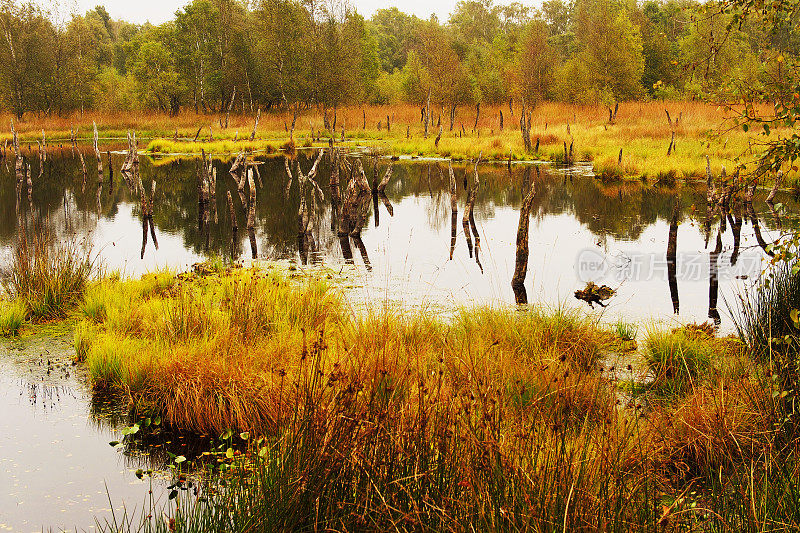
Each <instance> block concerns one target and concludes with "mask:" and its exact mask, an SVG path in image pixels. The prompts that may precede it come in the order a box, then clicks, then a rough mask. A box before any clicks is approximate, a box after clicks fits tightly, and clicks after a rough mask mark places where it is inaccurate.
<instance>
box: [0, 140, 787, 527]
mask: <svg viewBox="0 0 800 533" xmlns="http://www.w3.org/2000/svg"><path fill="white" fill-rule="evenodd" d="M309 155H311V154H309ZM85 157H86V164H87V168H88V169H89V171H88V178H87V179H86V180H85V182H84V178H83V172H82V170H81V164H80V161H79V159H78V158H76V157H74V156H73V154H72V153H71V151H70V150H68V149H65V150H64V151H63V153H62V154H59V153H58V152H56V153H54V154H51V156H50V158H49V160H48V161H47V163H46V164H45V168H44V172H43V174H42V177H41V178H39V168H38V167H39V163H38V158H37V157H36V155H35V153H33V154H30V161H31V166H32V175H33V188H32V192H31V198H30V202H29V200H28V197H27V191H25V192H24V194H23V196H22V198H21V202H20V203H19V204H18V203H17V202H16V192H15V176H14V168H13V161H8V160H6V161H0V251H1V252H2V255H3V256H4V260H5V258H7V256H8V255H9V253H10V247H11V246H12V245H13V243H14V242H15V240H16V238H17V234H18V231H20V230H23V231H31V228H34V227H47V228H49V231H51V232H53V233H54V234H56V235H58V236H59V238H63V239H69V238H78V239H81V240H85V241H86V242H88V243H91V245H92V248H93V250H94V252H95V253H97V254H98V257H99V259H100V261H101V262H102V263H103V264H104V266H105V268H106V269H107V270H109V271H113V270H120V271H121V272H122V273H123V274H125V275H131V276H135V275H139V274H141V273H143V272H147V271H150V270H154V269H159V268H171V269H176V270H184V269H187V268H189V267H190V266H191V265H192V264H193V263H196V262H198V261H202V260H203V259H205V258H209V257H213V256H223V257H229V258H234V259H237V260H238V259H240V260H247V259H249V258H251V257H252V248H251V239H250V238H249V236H248V234H247V232H246V231H245V230H244V228H245V226H246V215H245V212H244V210H243V209H242V207H241V202H240V200H239V195H238V192H237V190H236V188H235V186H234V181H233V179H232V178H231V177H230V175H229V173H228V170H229V168H230V162H222V161H218V160H215V161H214V163H213V164H214V168H215V169H216V170H217V190H216V204H215V205H211V206H210V209H207V210H206V209H202V208H201V206H200V204H199V201H198V200H199V199H198V188H197V178H196V176H197V171H198V162H197V161H196V160H193V159H184V160H182V161H181V160H172V161H166V160H150V159H149V158H147V157H144V156H143V157H142V159H141V175H142V180H143V182H144V185H145V188H146V190H148V191H149V190H150V187H151V182H152V181H153V180H155V181H156V183H157V186H156V194H155V198H154V202H153V203H154V207H153V230H154V233H155V236H156V238H157V242H158V248H157V249H156V247H155V245H154V242H153V238H152V233H151V232H150V231H149V228H148V229H147V230H146V231H145V232H144V235H145V236H146V239H147V240H146V242H145V243H144V248H143V226H142V218H141V211H142V210H141V208H140V202H139V196H138V195H137V194H133V193H132V192H131V191H129V190H128V188H127V186H126V185H125V183H124V182H123V181H122V180H121V177H120V175H119V168H120V165H121V163H122V159H123V155H122V154H115V155H113V163H114V164H113V166H114V177H113V179H112V180H111V181H109V177H108V164H107V161H105V160H104V167H105V176H104V180H103V183H102V184H101V185H98V183H97V172H96V166H95V160H94V155H93V153H87V155H86V156H85ZM298 157H299V160H300V164H301V167H302V168H303V170H304V171H306V172H307V171H308V169H309V168H310V166H311V161H309V159H308V157H307V156H306V155H304V154H302V153H301V154H300V155H299V156H298ZM104 159H105V158H104ZM260 163H261V164H260V165H259V167H258V168H259V174H260V182H261V183H260V185H259V186H258V187H257V202H256V204H257V208H256V223H255V232H254V237H255V238H254V243H255V246H256V255H257V257H258V258H260V259H269V260H282V261H285V262H289V263H291V264H293V265H295V266H296V267H297V268H301V269H303V268H311V265H312V264H314V263H317V264H319V265H321V266H322V267H327V268H331V269H334V270H336V271H342V272H344V273H346V274H347V275H348V276H349V277H350V278H351V279H352V284H351V285H352V288H351V289H349V294H350V297H351V298H352V300H353V301H354V303H355V304H357V305H362V304H366V305H389V306H393V307H400V306H405V307H417V308H422V309H431V310H436V311H447V310H452V309H453V308H454V306H457V305H472V304H493V305H513V304H514V303H515V293H514V291H513V290H512V288H511V278H512V276H513V273H514V266H515V260H516V255H517V254H516V252H517V246H516V243H517V237H518V235H517V234H518V227H519V222H520V205H521V203H522V199H523V196H524V192H525V191H527V190H528V187H530V186H531V185H532V186H534V187H535V190H536V193H535V196H534V199H533V204H532V208H531V211H530V229H529V246H530V254H529V263H528V268H527V276H526V278H525V284H524V286H525V292H526V295H527V299H528V301H529V302H530V304H531V305H548V306H555V305H564V306H568V307H580V308H582V309H585V310H586V312H587V313H592V314H594V315H595V316H597V317H600V318H602V319H603V320H605V321H608V322H613V321H615V320H617V319H625V320H629V321H633V320H635V321H643V322H644V323H645V325H648V324H652V325H656V324H660V325H662V326H670V325H673V324H677V323H682V322H690V321H697V322H704V321H707V320H709V319H711V320H714V321H716V322H718V323H719V327H720V330H721V331H722V332H723V333H729V332H731V331H732V329H733V328H732V321H731V319H730V317H729V316H727V313H728V311H727V309H728V308H727V306H726V304H725V302H726V301H728V302H735V299H736V295H737V294H738V292H739V291H741V290H742V289H743V288H745V287H747V286H749V285H751V284H752V283H754V281H755V280H756V279H757V278H758V276H759V275H760V273H761V272H762V270H763V269H764V267H765V265H766V263H767V262H768V260H769V255H768V252H767V251H766V250H765V248H766V247H767V244H768V243H771V242H773V241H774V240H775V239H776V238H777V237H778V236H779V235H780V234H781V232H782V231H788V230H796V229H797V226H798V217H797V215H796V213H798V212H800V208H799V207H798V204H797V201H796V199H795V198H794V197H792V196H791V195H788V194H784V195H779V198H778V200H777V201H778V202H780V204H782V206H779V207H778V211H779V212H774V213H773V211H772V210H770V208H769V206H767V204H765V202H764V194H762V193H763V191H762V192H760V193H759V194H757V196H756V200H755V202H754V204H753V208H752V211H750V210H748V209H747V207H746V206H743V205H735V206H734V207H733V209H732V210H731V212H730V213H729V214H727V215H725V216H724V217H720V216H719V214H716V215H715V216H713V217H712V218H711V219H709V218H708V216H707V211H706V192H705V188H704V187H703V186H695V185H691V184H683V185H679V186H678V187H677V188H675V187H673V188H666V187H655V186H648V185H643V184H640V183H617V184H608V185H604V184H602V183H600V182H599V181H597V180H595V179H594V178H593V177H591V176H590V175H587V174H588V172H587V171H586V169H582V168H579V167H578V168H573V169H568V170H554V169H550V168H548V167H544V166H542V167H539V168H538V170H537V168H536V167H534V166H531V165H514V166H512V167H511V169H510V170H509V169H508V168H507V167H506V166H500V165H482V166H480V167H479V175H480V188H479V190H478V192H477V196H476V202H475V206H474V223H475V229H476V230H477V237H478V238H479V248H477V245H478V242H477V241H478V239H476V238H475V237H476V234H475V233H473V231H472V230H471V229H470V227H469V225H466V226H465V225H464V224H463V221H462V217H463V213H464V209H465V204H466V202H467V192H466V187H465V180H466V183H467V186H469V187H471V186H472V185H473V183H474V177H473V172H472V167H470V166H468V165H463V164H462V165H457V166H456V168H455V175H456V182H457V194H456V199H457V209H458V213H457V214H456V217H455V218H454V217H453V213H452V210H451V198H450V192H449V189H450V185H449V179H448V178H447V174H448V169H447V163H443V162H433V161H414V162H411V161H403V162H395V163H392V164H393V170H394V172H393V176H392V179H391V181H390V183H389V185H388V187H387V188H386V199H387V201H388V202H389V204H390V205H391V210H392V214H391V215H390V213H389V211H388V209H387V207H386V206H385V205H384V202H383V201H380V200H377V202H376V204H374V205H377V211H376V210H375V209H374V206H373V208H372V210H371V212H370V213H369V215H368V219H367V222H366V225H365V227H364V229H363V231H362V234H361V237H362V241H363V247H361V248H360V249H359V247H358V246H357V245H356V243H352V244H353V254H354V256H355V258H354V261H353V263H352V264H349V263H348V262H347V261H345V259H344V256H343V253H342V247H341V242H340V240H339V238H338V236H337V234H336V233H335V232H334V231H332V229H331V208H330V195H329V190H330V189H329V179H330V175H331V165H330V162H329V161H328V160H327V158H325V159H323V162H322V164H321V168H320V172H319V175H318V182H319V185H320V186H321V188H322V190H323V191H324V193H325V198H324V200H323V201H322V202H320V203H318V204H317V205H316V206H315V209H312V207H313V206H312V204H309V209H310V210H311V212H310V222H311V234H312V236H313V241H314V248H313V249H311V250H308V249H305V250H304V253H302V254H301V250H300V243H302V242H303V240H302V239H300V240H298V207H299V205H300V193H299V190H298V187H297V184H296V183H295V184H293V186H292V187H291V188H290V189H289V194H288V197H287V196H286V194H285V190H286V184H287V181H288V178H287V176H286V172H285V168H284V162H283V158H282V157H278V158H264V159H262V160H261V161H260ZM374 164H375V160H373V159H370V158H365V159H364V166H365V168H366V174H367V177H368V180H369V181H370V182H371V181H372V176H373V167H374ZM389 164H390V161H388V160H386V159H381V160H379V161H377V165H378V173H379V177H382V176H383V173H384V171H385V169H386V167H387V166H388V165H389ZM346 178H347V176H346V175H343V176H342V178H341V181H342V191H343V192H344V189H345V186H346V181H347V180H346ZM228 191H231V192H232V196H233V200H234V204H235V210H236V217H237V225H238V227H239V228H240V229H239V231H238V232H237V233H234V232H233V230H232V224H231V220H230V216H229V211H228V205H227V195H226V193H227V192H228ZM215 208H216V209H215ZM214 211H216V216H215V213H214ZM453 221H455V224H453ZM465 227H466V228H467V230H466V233H465ZM454 229H455V241H453V234H454V231H453V230H454ZM466 235H470V239H469V241H468V240H467V238H466ZM306 242H308V241H306ZM453 242H454V243H455V244H454V246H453ZM670 242H672V243H673V244H674V248H675V258H676V261H675V263H676V268H675V271H674V273H673V272H672V270H671V269H669V268H668V266H667V249H668V245H669V244H670ZM451 247H452V248H451ZM470 247H471V248H472V250H471V249H470ZM476 250H477V252H478V253H477V260H476ZM451 254H452V259H451ZM367 261H368V263H367ZM714 272H717V276H716V277H715V276H714V275H713V273H714ZM673 274H674V275H673ZM589 280H592V281H596V282H598V283H606V284H608V285H609V286H611V287H612V288H614V289H616V290H617V294H616V295H615V296H614V297H613V298H611V299H610V300H609V301H608V302H607V303H608V307H607V308H595V309H590V308H589V307H588V306H587V305H586V304H585V303H583V302H580V301H578V300H576V299H575V298H574V297H573V293H574V291H575V290H577V289H580V288H582V287H583V286H584V285H585V282H586V281H589ZM676 310H677V311H678V312H677V313H675V311H676ZM717 314H719V316H717ZM19 343H22V344H19ZM70 355H72V348H71V346H70V345H69V344H68V342H65V341H63V340H61V341H51V342H50V343H47V344H46V345H41V346H39V345H36V344H35V343H34V345H32V346H31V345H25V343H24V341H12V342H10V343H9V344H7V345H6V346H5V347H4V348H2V349H1V350H0V531H2V530H3V529H10V530H14V531H26V530H29V531H35V530H40V529H41V527H42V526H44V527H45V528H50V527H52V528H54V529H56V530H57V529H58V528H71V527H72V526H78V527H79V528H80V529H85V528H89V527H90V526H91V525H92V524H93V516H94V515H96V514H99V515H101V516H107V515H108V513H109V504H108V499H107V496H106V486H107V487H108V491H109V492H110V493H111V495H112V497H113V499H114V501H115V503H119V502H121V501H125V503H126V505H127V506H128V508H132V507H141V505H142V502H143V501H144V500H145V497H146V496H147V490H148V482H147V481H146V480H145V481H140V480H138V479H137V478H136V476H135V475H134V473H133V472H134V471H135V470H136V468H139V467H142V466H143V467H147V465H148V464H152V458H150V457H147V456H144V455H142V456H139V455H137V452H136V451H134V450H130V449H126V450H125V453H120V452H118V451H115V450H114V449H113V448H111V447H110V446H109V445H108V442H109V441H112V440H118V439H119V438H120V434H119V429H120V428H121V427H123V426H124V425H126V424H127V423H128V421H127V420H126V419H125V416H124V414H122V413H119V412H117V411H114V409H113V406H109V407H108V409H106V408H100V407H98V400H97V399H93V398H92V395H91V392H90V390H89V389H88V387H87V386H86V385H85V379H84V377H82V376H81V374H80V370H79V369H75V368H73V367H72V366H70V363H69V361H68V357H69V356H70ZM48 359H50V360H51V364H53V361H54V360H58V361H59V364H61V365H63V366H62V367H59V369H58V370H54V369H52V368H50V367H49V366H47V365H46V361H47V360H48ZM43 365H45V366H43ZM48 369H49V370H50V373H49V374H48V373H47V372H46V371H47V370H48ZM59 372H60V373H59ZM67 373H69V375H67ZM101 403H102V402H101ZM111 403H112V404H113V402H111ZM157 485H158V484H157ZM160 486H161V485H159V487H160Z"/></svg>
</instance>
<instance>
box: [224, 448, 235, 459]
mask: <svg viewBox="0 0 800 533" xmlns="http://www.w3.org/2000/svg"><path fill="white" fill-rule="evenodd" d="M225 457H227V458H228V459H233V448H228V449H227V450H225Z"/></svg>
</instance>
